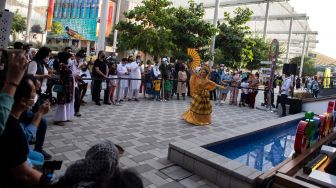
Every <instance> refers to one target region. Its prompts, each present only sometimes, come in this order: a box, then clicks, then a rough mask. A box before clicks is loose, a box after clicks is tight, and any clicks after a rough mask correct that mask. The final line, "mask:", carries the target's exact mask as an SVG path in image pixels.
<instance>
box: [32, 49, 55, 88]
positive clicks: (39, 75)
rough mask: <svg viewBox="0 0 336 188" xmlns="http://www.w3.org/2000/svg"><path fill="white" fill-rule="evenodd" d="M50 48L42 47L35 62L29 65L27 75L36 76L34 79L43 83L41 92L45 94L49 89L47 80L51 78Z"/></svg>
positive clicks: (34, 59)
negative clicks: (49, 66) (49, 68)
mask: <svg viewBox="0 0 336 188" xmlns="http://www.w3.org/2000/svg"><path fill="white" fill-rule="evenodd" d="M50 52H51V50H50V48H48V47H42V48H40V49H39V50H38V52H37V53H36V55H35V57H34V58H33V60H32V61H31V62H30V63H29V65H28V70H27V73H28V74H31V75H34V77H35V78H36V79H37V80H39V81H40V82H41V84H42V85H41V91H42V92H45V91H46V89H47V80H48V78H50V74H49V71H48V65H47V64H48V62H49V56H50Z"/></svg>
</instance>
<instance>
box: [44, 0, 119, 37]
mask: <svg viewBox="0 0 336 188" xmlns="http://www.w3.org/2000/svg"><path fill="white" fill-rule="evenodd" d="M101 8H102V1H101V0H49V8H48V20H47V31H48V39H49V40H52V39H68V40H70V41H74V42H79V41H97V36H98V30H99V22H100V14H101ZM113 12H114V2H113V1H109V5H108V20H107V27H106V28H107V29H106V32H105V35H106V36H108V35H109V34H110V33H111V31H112V27H113ZM57 26H58V27H62V29H61V30H62V32H61V33H57V32H54V30H55V28H54V29H53V27H57Z"/></svg>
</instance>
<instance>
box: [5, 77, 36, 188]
mask: <svg viewBox="0 0 336 188" xmlns="http://www.w3.org/2000/svg"><path fill="white" fill-rule="evenodd" d="M33 80H34V78H33V77H32V76H24V77H23V79H22V80H21V82H20V84H18V83H13V87H17V91H16V93H15V96H14V100H15V102H14V105H13V108H12V111H11V114H10V116H9V118H8V121H7V123H6V128H5V130H4V132H3V134H2V135H1V136H0V148H1V149H2V151H3V153H2V154H1V155H0V166H1V168H0V177H1V178H0V187H2V188H6V187H28V186H30V185H37V184H39V182H40V179H41V177H42V173H40V172H39V171H37V170H35V169H33V168H32V167H30V166H29V165H28V163H27V155H28V151H29V149H28V144H27V140H26V137H25V134H24V132H23V129H22V128H21V126H20V124H19V118H20V115H21V114H22V112H24V111H26V110H27V109H28V108H30V107H32V106H33V105H34V103H35V97H36V90H35V85H34V82H33Z"/></svg>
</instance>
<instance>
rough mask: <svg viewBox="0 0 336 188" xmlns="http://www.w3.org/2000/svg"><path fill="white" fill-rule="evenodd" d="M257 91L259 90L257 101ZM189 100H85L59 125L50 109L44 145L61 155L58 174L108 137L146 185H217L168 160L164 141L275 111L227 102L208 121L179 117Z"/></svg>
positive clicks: (229, 129) (233, 128)
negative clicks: (114, 102)
mask: <svg viewBox="0 0 336 188" xmlns="http://www.w3.org/2000/svg"><path fill="white" fill-rule="evenodd" d="M261 97H262V96H261V95H260V94H259V96H258V99H259V100H257V103H258V104H260V99H261ZM189 104H190V99H189V98H188V99H187V100H185V101H183V100H179V101H177V100H172V101H167V102H157V101H149V100H145V99H142V100H141V101H140V102H134V101H132V102H125V103H123V105H122V106H113V105H112V106H110V105H102V106H96V105H94V104H93V103H91V102H90V103H88V104H86V105H85V106H82V107H81V113H82V117H80V118H77V117H75V118H74V119H73V121H72V122H69V123H67V124H66V125H65V126H64V127H60V126H55V125H52V123H51V122H52V115H53V114H50V115H48V116H49V120H50V126H49V128H48V132H47V136H46V143H45V146H44V147H45V150H46V151H48V152H50V153H51V154H52V155H53V157H54V159H56V160H63V166H62V170H60V171H58V172H57V174H62V173H63V172H64V171H65V169H66V167H67V166H69V164H71V163H72V162H73V161H76V160H78V159H81V158H83V157H84V155H85V152H86V151H87V149H89V147H90V146H92V145H93V144H95V143H98V142H100V141H102V140H111V141H112V142H114V143H116V144H119V145H121V146H123V147H124V149H125V150H126V152H125V153H124V155H123V156H122V157H121V159H120V166H121V167H124V168H133V169H134V170H136V171H137V172H138V173H139V174H140V175H141V177H142V179H143V182H144V185H145V187H166V188H179V187H192V188H197V187H203V188H204V187H216V186H215V185H213V184H212V183H210V182H208V181H206V180H204V179H203V178H201V177H199V176H197V175H193V174H191V173H189V172H187V171H185V170H183V169H182V168H180V167H177V166H174V164H173V163H171V162H170V161H169V160H167V156H168V145H169V143H170V142H175V141H181V140H185V139H189V138H197V137H198V136H201V135H202V136H204V135H207V134H210V133H213V132H225V133H228V134H230V133H236V132H239V127H240V126H241V125H245V124H247V123H256V122H260V121H265V120H266V121H267V120H270V119H274V118H277V115H276V114H274V113H269V112H265V111H261V110H256V109H253V110H251V109H249V108H239V107H235V106H230V105H228V104H227V103H226V104H224V105H223V106H215V105H213V113H212V117H213V123H212V124H211V125H210V126H202V127H199V126H191V125H189V124H187V123H185V122H184V121H183V120H181V114H182V113H183V112H184V111H185V110H187V109H188V106H189ZM171 166H173V167H171ZM167 167H170V168H167ZM164 168H166V169H164ZM162 169H164V170H162ZM166 174H170V176H167V175H166ZM172 176H176V177H177V178H171V177H172ZM178 177H182V178H178ZM174 179H175V180H176V179H178V180H177V181H175V180H174Z"/></svg>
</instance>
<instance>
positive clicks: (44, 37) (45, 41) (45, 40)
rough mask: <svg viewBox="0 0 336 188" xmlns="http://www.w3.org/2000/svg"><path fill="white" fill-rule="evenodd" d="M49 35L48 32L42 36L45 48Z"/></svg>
mask: <svg viewBox="0 0 336 188" xmlns="http://www.w3.org/2000/svg"><path fill="white" fill-rule="evenodd" d="M47 34H48V32H47V31H46V32H43V33H42V34H41V35H42V46H44V45H45V44H46V43H47Z"/></svg>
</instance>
